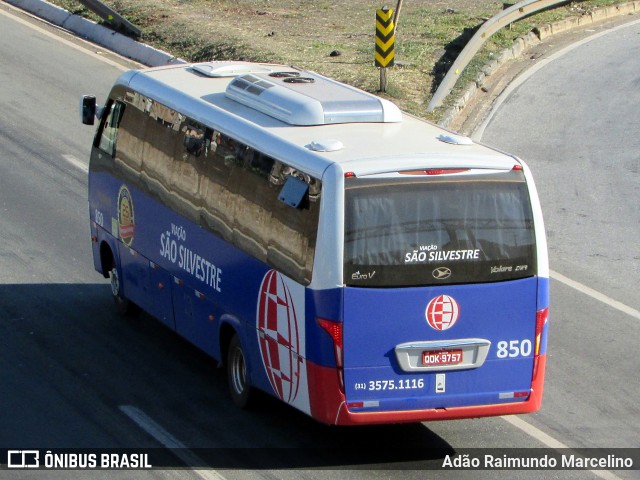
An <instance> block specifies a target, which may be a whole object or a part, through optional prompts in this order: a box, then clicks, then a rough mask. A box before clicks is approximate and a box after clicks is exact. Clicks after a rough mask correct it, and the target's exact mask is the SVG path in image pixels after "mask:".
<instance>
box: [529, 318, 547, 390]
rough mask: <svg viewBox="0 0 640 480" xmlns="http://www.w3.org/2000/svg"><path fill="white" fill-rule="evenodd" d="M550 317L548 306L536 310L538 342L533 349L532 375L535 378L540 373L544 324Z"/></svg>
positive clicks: (536, 340) (536, 339)
mask: <svg viewBox="0 0 640 480" xmlns="http://www.w3.org/2000/svg"><path fill="white" fill-rule="evenodd" d="M548 317H549V309H548V308H544V309H542V310H538V311H537V312H536V336H535V342H536V343H535V348H534V350H533V376H532V379H533V380H535V379H536V375H538V362H539V360H540V348H541V343H542V330H543V329H544V324H545V323H547V318H548Z"/></svg>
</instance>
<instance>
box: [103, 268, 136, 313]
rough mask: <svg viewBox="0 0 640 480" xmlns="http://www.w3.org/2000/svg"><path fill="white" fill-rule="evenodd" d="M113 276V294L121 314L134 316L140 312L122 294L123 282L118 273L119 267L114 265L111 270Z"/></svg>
mask: <svg viewBox="0 0 640 480" xmlns="http://www.w3.org/2000/svg"><path fill="white" fill-rule="evenodd" d="M109 276H110V277H111V295H113V300H114V302H115V304H116V310H117V312H118V313H119V314H120V315H123V316H124V315H126V316H134V315H136V314H137V313H138V308H137V306H136V305H135V304H134V303H133V302H132V301H131V300H128V299H127V298H125V297H124V295H123V294H122V283H121V282H120V276H119V275H118V269H117V268H116V267H113V268H112V269H111V271H110V272H109Z"/></svg>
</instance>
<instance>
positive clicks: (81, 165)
mask: <svg viewBox="0 0 640 480" xmlns="http://www.w3.org/2000/svg"><path fill="white" fill-rule="evenodd" d="M62 158H64V159H65V160H66V161H67V162H69V163H70V164H71V165H73V166H74V167H76V168H77V169H78V170H82V171H83V172H84V173H89V165H87V164H86V163H84V162H82V161H81V160H79V159H77V158H76V157H74V156H73V155H70V154H63V155H62Z"/></svg>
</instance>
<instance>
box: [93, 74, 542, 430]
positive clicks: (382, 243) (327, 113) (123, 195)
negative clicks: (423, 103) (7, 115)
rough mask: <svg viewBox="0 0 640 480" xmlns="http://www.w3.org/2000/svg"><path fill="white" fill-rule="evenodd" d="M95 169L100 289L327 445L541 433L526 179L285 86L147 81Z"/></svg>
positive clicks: (106, 117) (509, 164)
mask: <svg viewBox="0 0 640 480" xmlns="http://www.w3.org/2000/svg"><path fill="white" fill-rule="evenodd" d="M96 111H101V114H100V115H98V116H99V117H100V122H99V125H98V128H97V132H96V136H95V141H94V143H93V148H92V153H91V160H90V169H89V206H90V215H91V238H92V241H93V256H94V263H95V268H96V270H97V271H98V272H100V273H102V275H103V276H104V277H105V278H110V279H111V287H112V293H113V296H114V299H115V302H116V305H117V307H118V309H119V310H120V311H122V312H127V311H131V310H133V309H135V308H139V309H142V310H144V311H146V312H148V313H149V314H151V315H152V316H154V317H156V318H157V319H158V320H159V321H160V322H162V323H164V324H165V325H166V326H168V327H169V328H171V329H173V330H175V331H176V332H177V333H178V334H179V335H181V336H183V337H184V338H186V339H188V340H189V341H190V342H192V343H193V344H194V345H196V346H197V347H199V348H200V349H202V350H204V351H205V352H207V353H208V354H209V355H211V356H212V357H213V358H214V359H215V360H217V361H218V362H221V363H223V364H225V365H226V368H227V372H228V379H229V387H230V392H231V396H232V398H233V400H234V402H235V403H236V404H237V405H239V406H241V407H244V406H246V405H247V403H248V402H249V400H250V399H251V398H252V395H251V394H252V392H253V391H255V389H259V390H263V391H265V392H268V393H269V394H271V395H274V396H275V397H277V398H280V399H281V400H283V401H284V402H287V403H288V404H290V405H291V406H293V407H295V408H297V409H299V410H301V411H303V412H305V413H307V414H308V415H310V416H312V417H313V418H315V419H317V420H318V421H320V422H323V423H326V424H338V425H354V424H375V423H399V422H419V421H426V420H443V419H455V418H470V417H481V416H489V415H504V414H512V413H525V412H532V411H535V410H537V409H538V408H540V405H541V401H542V393H543V384H544V375H545V362H546V344H547V317H548V306H549V294H548V288H549V268H548V256H547V248H546V240H545V233H544V226H543V220H542V213H541V209H540V204H539V200H538V196H537V193H536V188H535V185H534V182H533V179H532V177H531V173H530V171H529V169H528V167H527V165H526V164H525V163H524V162H522V161H521V160H519V159H518V158H516V157H514V156H512V155H508V154H505V153H503V152H499V151H497V150H495V149H492V148H489V147H487V146H483V145H479V144H477V143H474V142H472V141H471V140H469V139H468V138H466V137H461V136H458V135H455V134H453V133H451V132H448V131H446V130H443V129H441V128H439V127H436V126H434V125H432V124H430V123H427V122H425V121H423V120H420V119H418V118H415V117H413V116H410V115H407V114H403V113H402V112H401V111H400V110H399V109H398V108H397V107H396V106H395V105H394V104H393V103H391V102H389V101H386V100H384V99H381V98H378V97H376V96H374V95H371V94H369V93H366V92H363V91H360V90H358V89H355V88H353V87H350V86H347V85H344V84H341V83H339V82H336V81H333V80H331V79H328V78H326V77H323V76H321V75H318V74H316V73H313V72H308V71H303V70H299V69H296V68H293V67H289V66H283V65H271V64H254V63H245V62H209V63H200V64H186V65H175V66H167V67H159V68H153V69H146V70H141V71H130V72H127V73H124V74H123V75H122V76H121V77H120V78H119V79H118V80H117V81H116V83H115V85H114V87H113V89H112V91H111V93H110V94H109V97H108V99H107V101H106V102H105V105H104V107H102V108H101V109H100V110H99V109H97V107H96V104H95V97H89V96H87V97H84V98H83V122H85V123H88V124H93V121H94V114H95V113H96Z"/></svg>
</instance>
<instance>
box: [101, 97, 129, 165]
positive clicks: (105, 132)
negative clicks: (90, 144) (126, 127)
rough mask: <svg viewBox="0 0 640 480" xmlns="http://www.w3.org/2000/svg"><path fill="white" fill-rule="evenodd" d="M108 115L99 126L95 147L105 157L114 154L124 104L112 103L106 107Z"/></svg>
mask: <svg viewBox="0 0 640 480" xmlns="http://www.w3.org/2000/svg"><path fill="white" fill-rule="evenodd" d="M107 108H108V113H107V115H106V117H105V119H104V121H103V122H102V125H101V126H100V133H99V140H98V142H97V143H98V144H97V147H98V148H99V149H100V150H102V151H103V152H105V153H106V154H107V155H109V156H111V157H113V155H114V154H115V152H116V138H117V136H118V127H119V126H120V120H121V119H122V114H123V113H124V104H123V103H121V102H113V103H111V105H109V106H108V107H107Z"/></svg>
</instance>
